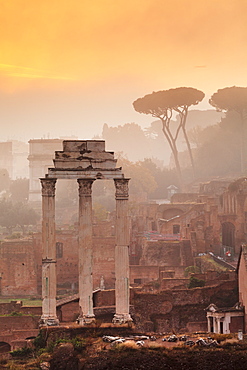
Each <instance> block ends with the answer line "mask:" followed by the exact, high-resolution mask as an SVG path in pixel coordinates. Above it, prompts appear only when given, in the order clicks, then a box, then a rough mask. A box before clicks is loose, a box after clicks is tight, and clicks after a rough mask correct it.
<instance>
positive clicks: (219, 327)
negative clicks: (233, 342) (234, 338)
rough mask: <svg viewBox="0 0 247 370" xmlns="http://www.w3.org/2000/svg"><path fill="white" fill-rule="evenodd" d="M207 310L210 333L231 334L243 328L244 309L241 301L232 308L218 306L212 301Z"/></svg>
mask: <svg viewBox="0 0 247 370" xmlns="http://www.w3.org/2000/svg"><path fill="white" fill-rule="evenodd" d="M206 311H207V321H208V332H209V333H217V334H229V333H237V332H238V331H239V330H243V327H244V311H243V307H242V306H241V305H240V303H236V304H235V306H234V307H231V308H218V307H217V306H216V305H215V304H213V303H211V304H210V305H209V306H208V307H207V308H206Z"/></svg>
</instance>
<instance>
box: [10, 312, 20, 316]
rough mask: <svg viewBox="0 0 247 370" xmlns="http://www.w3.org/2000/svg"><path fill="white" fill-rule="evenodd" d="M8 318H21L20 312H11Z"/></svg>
mask: <svg viewBox="0 0 247 370" xmlns="http://www.w3.org/2000/svg"><path fill="white" fill-rule="evenodd" d="M9 316H23V314H22V313H21V312H17V311H13V312H11V313H10V314H9Z"/></svg>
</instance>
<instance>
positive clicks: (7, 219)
mask: <svg viewBox="0 0 247 370" xmlns="http://www.w3.org/2000/svg"><path fill="white" fill-rule="evenodd" d="M17 223H18V216H17V213H16V210H15V208H14V206H13V203H12V202H11V201H10V200H6V199H2V200H0V225H1V226H3V227H6V229H7V230H8V233H9V234H12V231H13V228H15V227H16V226H17Z"/></svg>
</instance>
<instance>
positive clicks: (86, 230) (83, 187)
mask: <svg viewBox="0 0 247 370" xmlns="http://www.w3.org/2000/svg"><path fill="white" fill-rule="evenodd" d="M77 181H78V184H79V306H80V315H79V318H78V322H79V324H80V325H85V324H89V323H91V322H93V321H94V320H95V318H94V313H93V276H92V272H93V268H92V263H93V240H92V184H93V182H94V179H78V180H77Z"/></svg>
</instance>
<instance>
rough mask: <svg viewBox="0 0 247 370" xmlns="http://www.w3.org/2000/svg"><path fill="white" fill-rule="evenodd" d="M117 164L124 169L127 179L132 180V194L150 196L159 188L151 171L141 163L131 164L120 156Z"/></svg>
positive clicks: (130, 185)
mask: <svg viewBox="0 0 247 370" xmlns="http://www.w3.org/2000/svg"><path fill="white" fill-rule="evenodd" d="M117 164H118V166H121V167H123V172H124V175H125V177H130V178H131V181H130V184H129V187H130V193H131V194H139V193H140V192H142V193H146V194H147V195H149V194H150V193H152V192H153V191H155V189H156V188H157V183H156V181H155V178H154V176H153V175H152V173H151V171H150V169H148V168H147V167H145V166H143V163H142V162H141V161H138V162H130V161H129V160H128V159H126V158H124V157H122V156H120V157H119V159H118V162H117Z"/></svg>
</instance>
